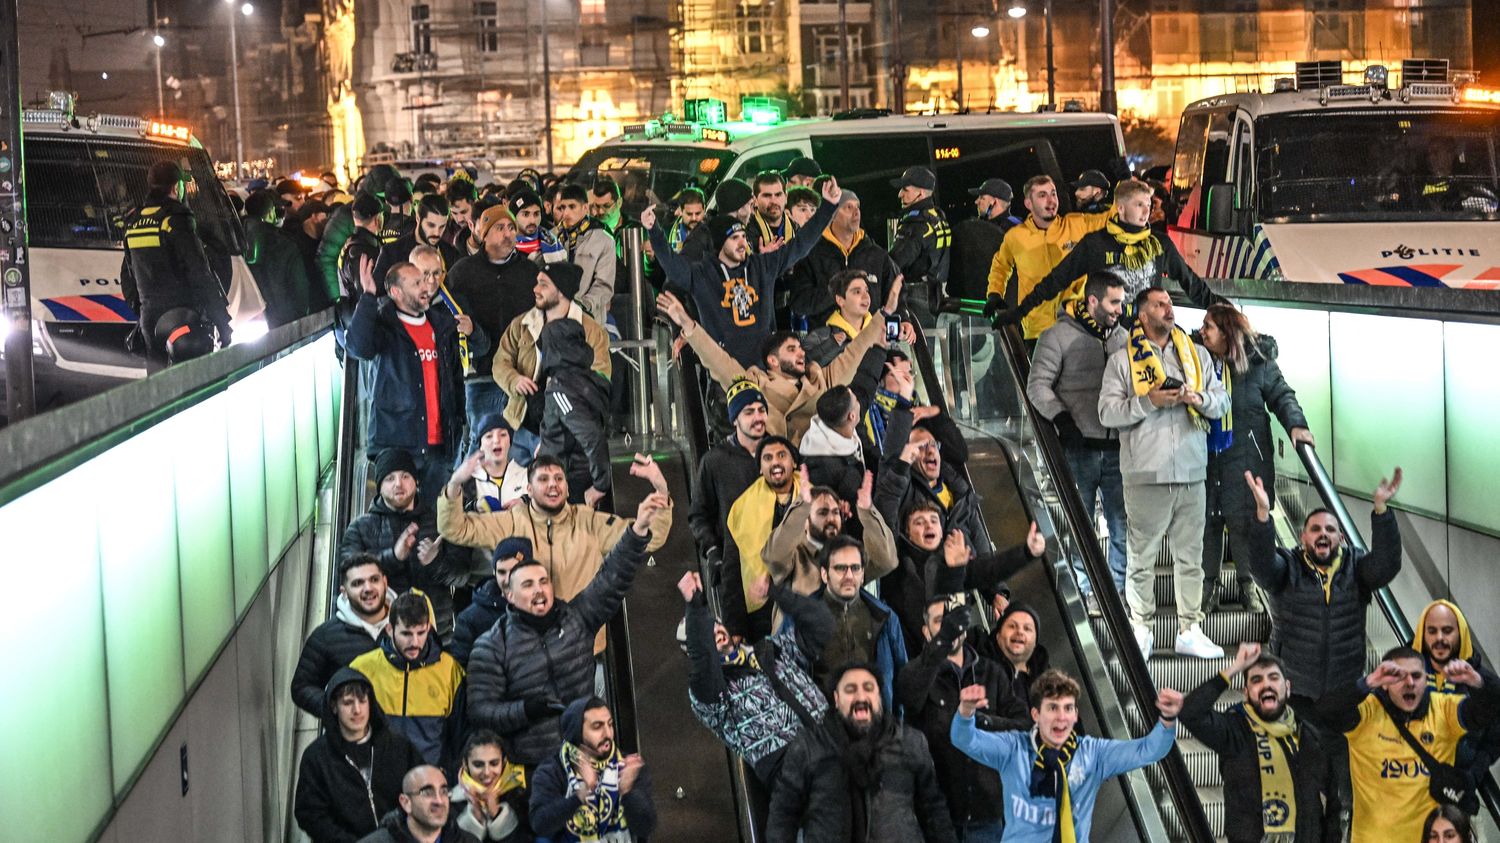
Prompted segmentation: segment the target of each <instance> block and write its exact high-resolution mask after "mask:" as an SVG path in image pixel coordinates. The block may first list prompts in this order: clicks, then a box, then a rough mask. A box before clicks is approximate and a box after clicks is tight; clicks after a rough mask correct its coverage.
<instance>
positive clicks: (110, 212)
mask: <svg viewBox="0 0 1500 843" xmlns="http://www.w3.org/2000/svg"><path fill="white" fill-rule="evenodd" d="M166 160H172V161H176V162H177V163H178V165H179V166H181V167H182V171H183V173H184V175H185V176H186V180H185V185H186V190H187V196H186V202H187V205H188V207H189V208H191V209H192V210H193V216H194V218H195V219H196V221H197V223H198V234H199V236H201V237H202V238H203V245H204V246H205V247H206V248H207V250H208V251H209V252H210V253H211V254H217V255H224V256H227V255H238V254H241V253H243V251H244V249H243V246H242V245H241V237H240V229H239V225H238V224H237V223H236V222H235V219H234V208H233V207H232V206H231V205H230V204H229V197H228V196H226V195H225V194H224V188H223V187H222V186H221V185H220V184H219V181H218V179H217V178H216V177H215V175H214V168H213V164H212V163H211V162H210V161H209V159H208V154H207V153H206V152H204V151H203V150H202V149H200V148H197V147H183V146H175V145H170V144H162V143H150V142H145V141H128V140H120V141H116V140H109V139H107V138H55V137H48V136H45V135H32V136H29V137H27V138H26V187H27V190H26V217H27V227H28V228H27V231H28V234H27V240H28V241H29V242H30V244H31V245H32V247H34V248H54V249H110V248H120V247H121V245H122V236H123V232H124V230H125V227H124V219H125V215H126V214H128V213H129V212H130V211H131V210H132V209H133V208H135V207H136V206H137V205H138V204H139V203H140V202H141V201H143V200H144V199H145V198H146V173H147V171H149V170H150V169H151V165H153V164H155V163H156V162H158V161H166Z"/></svg>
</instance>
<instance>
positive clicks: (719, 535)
mask: <svg viewBox="0 0 1500 843" xmlns="http://www.w3.org/2000/svg"><path fill="white" fill-rule="evenodd" d="M726 396H727V398H728V402H727V403H728V405H729V422H730V424H731V425H732V426H733V427H734V430H733V432H731V433H730V434H729V435H728V436H727V437H725V438H724V440H723V441H721V442H718V443H716V444H715V445H714V446H713V447H712V448H710V449H708V453H706V454H704V455H703V459H702V460H700V461H699V463H698V485H696V486H694V487H693V488H694V489H695V491H696V494H694V495H693V499H692V501H691V503H690V504H689V509H688V525H689V526H691V527H692V529H693V539H694V540H695V541H696V542H697V544H698V553H699V555H701V556H707V555H709V554H710V553H712V552H717V553H719V554H722V553H723V552H724V534H725V526H724V525H725V522H726V521H727V520H728V518H729V507H731V506H733V505H734V502H735V501H736V500H738V499H739V496H740V495H742V494H744V493H745V490H746V489H748V488H750V484H751V483H754V482H755V479H756V478H757V477H759V476H760V467H759V464H758V463H757V462H756V460H755V452H756V449H758V448H759V447H760V441H761V440H762V439H764V438H765V436H766V397H765V396H764V395H762V394H761V391H760V390H759V389H757V388H756V386H755V384H754V383H752V382H750V381H748V380H745V379H740V380H737V381H735V382H734V383H732V384H730V385H729V389H728V390H726Z"/></svg>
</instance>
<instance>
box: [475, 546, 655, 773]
mask: <svg viewBox="0 0 1500 843" xmlns="http://www.w3.org/2000/svg"><path fill="white" fill-rule="evenodd" d="M647 539H648V537H642V536H638V535H636V533H635V530H633V529H629V530H626V531H625V534H624V535H623V536H621V537H620V541H619V543H618V544H616V545H615V547H614V550H611V551H610V552H609V555H608V556H606V557H605V558H604V566H603V567H602V568H600V569H599V573H597V574H595V575H594V580H593V582H590V583H589V585H588V587H587V588H585V589H584V590H583V591H581V592H579V594H578V596H577V597H574V598H573V599H572V600H555V601H554V602H553V605H552V610H551V611H550V612H549V613H548V614H547V615H546V617H545V618H544V619H542V618H537V617H535V616H534V615H531V614H530V613H528V612H523V611H520V610H517V611H514V612H508V613H507V614H506V617H505V622H504V623H503V624H499V625H497V626H495V627H494V628H493V629H491V630H490V631H489V632H486V633H485V634H483V635H481V636H479V640H478V642H476V643H475V645H474V652H473V653H472V654H471V655H470V656H469V674H468V680H467V681H468V685H469V718H470V720H471V722H473V723H474V724H475V725H479V726H485V727H487V728H490V729H494V730H495V731H496V732H499V733H500V735H501V737H503V738H505V739H506V741H507V746H508V747H509V748H510V752H511V758H512V760H513V761H516V762H519V763H521V764H540V763H542V762H543V761H545V760H546V759H547V757H548V756H549V755H551V754H553V753H555V752H556V751H557V748H558V747H559V746H561V745H562V732H561V731H560V727H559V725H558V715H559V714H561V712H562V707H563V706H564V705H566V704H567V703H568V702H570V701H572V700H575V699H578V698H579V697H584V696H588V695H589V694H591V693H593V689H594V635H595V634H596V633H597V632H598V631H599V628H600V627H602V626H604V624H605V623H607V622H608V621H609V619H610V618H612V617H614V614H615V612H616V611H618V610H619V608H620V603H621V601H623V600H624V599H625V592H626V591H627V590H628V589H629V588H630V584H631V582H632V581H634V579H635V574H636V571H637V570H639V568H640V565H641V562H642V561H643V560H644V559H645V557H646V542H647ZM523 616H524V617H523ZM527 700H546V701H548V702H551V703H555V704H556V705H555V708H556V710H555V711H552V712H548V713H547V714H545V715H543V716H542V717H540V718H539V719H537V720H531V719H530V718H528V717H527V716H526V710H525V708H526V705H525V704H526V701H527Z"/></svg>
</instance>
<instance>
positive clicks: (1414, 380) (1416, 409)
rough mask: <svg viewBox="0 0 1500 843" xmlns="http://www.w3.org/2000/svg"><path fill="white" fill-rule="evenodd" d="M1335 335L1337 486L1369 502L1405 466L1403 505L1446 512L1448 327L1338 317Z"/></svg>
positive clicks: (1333, 320) (1332, 327)
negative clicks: (1396, 469)
mask: <svg viewBox="0 0 1500 843" xmlns="http://www.w3.org/2000/svg"><path fill="white" fill-rule="evenodd" d="M1329 331H1330V337H1331V343H1330V345H1331V347H1332V360H1331V363H1332V367H1331V372H1332V377H1333V428H1334V435H1335V436H1336V437H1337V438H1338V441H1339V447H1338V449H1337V451H1336V452H1335V454H1334V462H1333V472H1334V480H1335V482H1337V483H1338V484H1339V485H1340V486H1342V487H1344V488H1346V489H1353V490H1357V491H1358V492H1359V493H1360V494H1363V495H1366V496H1368V495H1369V494H1370V492H1371V491H1373V490H1374V488H1375V485H1376V484H1377V483H1379V482H1380V478H1382V477H1385V476H1388V475H1389V474H1390V471H1391V468H1392V467H1393V466H1397V465H1399V466H1401V467H1402V468H1403V469H1405V482H1404V483H1403V485H1402V486H1401V492H1400V497H1399V498H1398V503H1401V504H1404V505H1405V506H1408V507H1412V508H1415V509H1422V510H1426V511H1427V512H1432V513H1443V512H1445V511H1446V510H1447V478H1446V476H1445V475H1446V471H1445V470H1444V463H1445V451H1444V446H1443V445H1444V443H1443V437H1444V435H1445V434H1446V431H1445V429H1444V426H1443V323H1441V322H1437V321H1432V320H1426V319H1402V318H1397V317H1391V316H1374V315H1367V314H1359V313H1332V314H1329ZM1326 462H1327V461H1326V460H1325V463H1326Z"/></svg>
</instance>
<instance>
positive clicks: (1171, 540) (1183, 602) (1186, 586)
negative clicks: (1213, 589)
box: [1125, 481, 1204, 631]
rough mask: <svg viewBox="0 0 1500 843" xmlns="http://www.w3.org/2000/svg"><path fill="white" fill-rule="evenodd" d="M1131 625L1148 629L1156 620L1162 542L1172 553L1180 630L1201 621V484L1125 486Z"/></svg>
mask: <svg viewBox="0 0 1500 843" xmlns="http://www.w3.org/2000/svg"><path fill="white" fill-rule="evenodd" d="M1125 517H1126V519H1127V520H1128V522H1129V527H1128V529H1127V530H1126V543H1127V545H1128V547H1127V563H1126V567H1125V599H1126V602H1127V603H1128V604H1129V606H1130V620H1131V621H1132V622H1133V623H1137V624H1140V625H1141V626H1146V627H1150V626H1151V621H1152V619H1154V618H1155V617H1156V563H1157V560H1159V559H1160V558H1161V553H1162V539H1163V538H1165V539H1166V540H1167V546H1168V548H1169V549H1170V551H1171V554H1172V582H1173V587H1174V588H1175V590H1176V592H1177V625H1178V627H1179V631H1181V630H1186V629H1187V628H1188V627H1189V626H1192V625H1193V624H1195V623H1199V622H1201V621H1202V620H1203V518H1204V488H1203V482H1202V481H1199V482H1197V483H1130V482H1129V481H1127V482H1126V483H1125Z"/></svg>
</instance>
